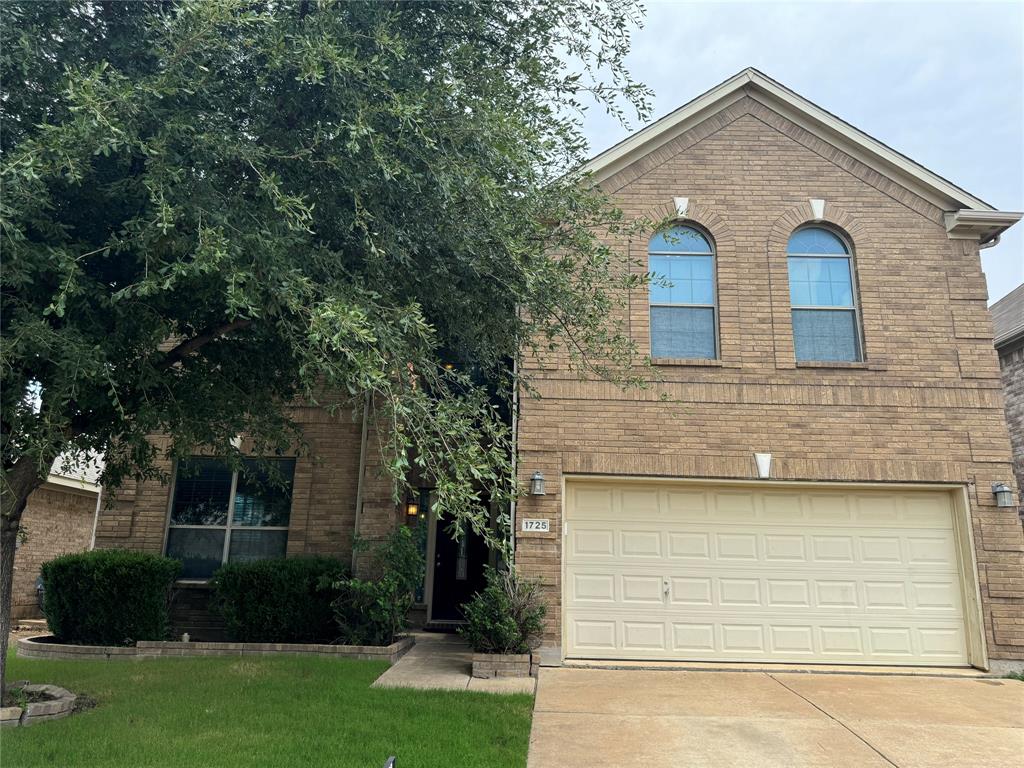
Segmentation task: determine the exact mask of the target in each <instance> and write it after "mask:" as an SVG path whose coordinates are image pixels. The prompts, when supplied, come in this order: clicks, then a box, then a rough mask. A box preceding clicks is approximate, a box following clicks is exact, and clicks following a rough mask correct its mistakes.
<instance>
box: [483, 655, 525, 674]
mask: <svg viewBox="0 0 1024 768" xmlns="http://www.w3.org/2000/svg"><path fill="white" fill-rule="evenodd" d="M532 672H533V669H532V664H531V663H530V654H528V653H474V654H473V677H480V678H484V679H488V678H492V677H530V676H531V674H532Z"/></svg>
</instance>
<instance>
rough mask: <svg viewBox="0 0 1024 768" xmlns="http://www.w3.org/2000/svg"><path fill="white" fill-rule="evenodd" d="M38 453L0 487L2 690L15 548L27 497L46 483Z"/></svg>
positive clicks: (23, 460)
mask: <svg viewBox="0 0 1024 768" xmlns="http://www.w3.org/2000/svg"><path fill="white" fill-rule="evenodd" d="M45 479H46V475H45V474H40V472H39V463H38V461H37V460H36V459H35V457H30V456H22V457H21V458H20V459H18V461H17V462H15V464H14V466H12V467H11V468H10V469H9V470H7V471H6V472H5V473H4V483H3V489H2V491H0V692H2V691H4V690H6V686H7V645H8V641H9V640H10V636H11V600H12V598H13V596H14V550H15V548H16V547H17V544H18V529H19V528H20V527H21V515H22V513H23V512H24V511H25V505H26V504H27V503H28V497H29V495H30V494H31V493H32V491H34V490H35V489H36V488H38V487H39V486H40V485H42V484H43V481H44V480H45Z"/></svg>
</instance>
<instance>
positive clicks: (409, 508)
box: [405, 499, 420, 517]
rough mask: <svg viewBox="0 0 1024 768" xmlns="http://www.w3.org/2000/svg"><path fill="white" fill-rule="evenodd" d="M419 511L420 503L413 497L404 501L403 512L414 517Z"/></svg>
mask: <svg viewBox="0 0 1024 768" xmlns="http://www.w3.org/2000/svg"><path fill="white" fill-rule="evenodd" d="M419 513H420V505H419V504H418V503H416V501H415V500H413V499H408V500H407V501H406V502H405V514H406V515H408V516H409V517H416V515H418V514H419Z"/></svg>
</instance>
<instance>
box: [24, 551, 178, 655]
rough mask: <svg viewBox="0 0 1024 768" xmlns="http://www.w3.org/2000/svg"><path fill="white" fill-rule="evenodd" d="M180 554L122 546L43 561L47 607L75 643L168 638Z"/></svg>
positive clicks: (61, 633) (61, 634) (53, 622)
mask: <svg viewBox="0 0 1024 768" xmlns="http://www.w3.org/2000/svg"><path fill="white" fill-rule="evenodd" d="M180 568H181V564H180V563H179V562H178V561H177V560H172V559H170V558H167V557H159V556H157V555H150V554H146V553H144V552H128V551H125V550H120V549H109V550H94V551H92V552H81V553H76V554H71V555H62V556H60V557H57V558H55V559H53V560H50V561H49V562H47V563H43V568H42V573H43V587H44V589H45V592H44V594H43V613H44V614H45V615H46V621H47V623H48V624H49V625H50V631H52V632H53V634H54V635H55V636H56V637H57V638H58V639H59V640H60V641H61V642H64V643H71V644H74V645H131V644H133V643H134V642H135V641H136V640H164V639H166V635H167V632H168V606H169V603H170V594H171V587H172V585H173V584H174V579H175V578H176V577H177V575H178V571H179V570H180Z"/></svg>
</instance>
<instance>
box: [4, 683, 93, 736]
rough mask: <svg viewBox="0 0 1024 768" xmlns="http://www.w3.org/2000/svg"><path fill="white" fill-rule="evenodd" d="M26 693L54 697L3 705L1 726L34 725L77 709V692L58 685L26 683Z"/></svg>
mask: <svg viewBox="0 0 1024 768" xmlns="http://www.w3.org/2000/svg"><path fill="white" fill-rule="evenodd" d="M22 690H23V691H25V693H46V694H49V695H50V696H52V697H53V698H52V699H50V700H49V701H34V702H32V703H30V704H26V705H25V707H24V708H21V707H3V708H2V709H0V726H2V727H4V728H14V727H17V726H19V725H21V726H25V725H34V724H35V723H41V722H43V721H44V720H59V719H60V718H62V717H67V716H68V715H70V714H71V713H72V712H74V709H75V699H76V696H75V694H73V693H71V691H69V690H67V689H65V688H61V687H60V686H58V685H26V686H24V687H23V688H22Z"/></svg>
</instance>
